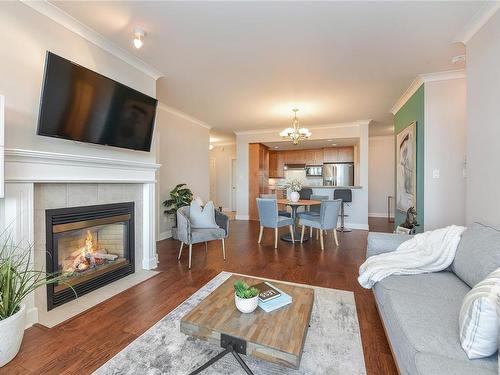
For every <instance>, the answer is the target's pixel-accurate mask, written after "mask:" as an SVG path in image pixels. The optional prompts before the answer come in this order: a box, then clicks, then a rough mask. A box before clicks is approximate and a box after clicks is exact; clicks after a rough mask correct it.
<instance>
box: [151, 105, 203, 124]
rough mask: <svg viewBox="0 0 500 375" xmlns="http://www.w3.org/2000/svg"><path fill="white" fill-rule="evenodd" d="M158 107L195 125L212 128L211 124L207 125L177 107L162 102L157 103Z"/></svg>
mask: <svg viewBox="0 0 500 375" xmlns="http://www.w3.org/2000/svg"><path fill="white" fill-rule="evenodd" d="M158 108H159V109H161V110H162V111H165V112H168V113H171V114H172V115H174V116H177V117H180V118H183V119H184V120H187V121H189V122H192V123H194V124H196V125H199V126H201V127H203V128H206V129H212V126H210V125H208V124H207V123H206V122H203V121H201V120H199V119H197V118H196V117H193V116H191V115H188V114H187V113H185V112H182V111H179V110H178V109H175V108H172V107H170V106H168V105H166V104H164V103H159V104H158Z"/></svg>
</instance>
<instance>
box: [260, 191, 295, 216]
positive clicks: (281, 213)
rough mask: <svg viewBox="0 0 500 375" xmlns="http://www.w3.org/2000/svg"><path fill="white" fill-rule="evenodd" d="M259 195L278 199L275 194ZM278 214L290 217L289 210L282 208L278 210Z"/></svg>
mask: <svg viewBox="0 0 500 375" xmlns="http://www.w3.org/2000/svg"><path fill="white" fill-rule="evenodd" d="M260 197H261V198H264V199H278V196H277V195H276V194H261V195H260ZM278 215H279V216H286V217H292V214H291V213H290V212H288V211H282V210H278Z"/></svg>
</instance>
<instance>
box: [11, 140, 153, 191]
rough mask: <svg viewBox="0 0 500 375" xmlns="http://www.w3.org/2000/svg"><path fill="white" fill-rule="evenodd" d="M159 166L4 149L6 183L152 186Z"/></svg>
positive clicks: (92, 157) (128, 161) (137, 162)
mask: <svg viewBox="0 0 500 375" xmlns="http://www.w3.org/2000/svg"><path fill="white" fill-rule="evenodd" d="M160 166H161V165H160V164H156V163H146V162H139V161H131V160H119V159H111V158H102V157H96V156H82V155H73V154H61V153H55V152H46V151H31V150H21V149H12V148H7V149H5V182H39V183H41V182H81V183H92V182H101V183H104V182H110V183H112V182H121V183H148V182H150V183H154V182H155V173H156V171H157V170H158V169H159V168H160Z"/></svg>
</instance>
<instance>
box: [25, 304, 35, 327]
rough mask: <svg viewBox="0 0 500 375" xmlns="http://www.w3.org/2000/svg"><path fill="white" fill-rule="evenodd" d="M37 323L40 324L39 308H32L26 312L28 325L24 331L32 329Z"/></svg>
mask: <svg viewBox="0 0 500 375" xmlns="http://www.w3.org/2000/svg"><path fill="white" fill-rule="evenodd" d="M35 323H38V308H36V307H31V308H29V309H28V311H26V325H25V326H24V329H27V328H30V327H31V326H32V325H33V324H35Z"/></svg>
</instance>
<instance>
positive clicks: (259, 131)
mask: <svg viewBox="0 0 500 375" xmlns="http://www.w3.org/2000/svg"><path fill="white" fill-rule="evenodd" d="M371 121H372V120H357V121H353V122H342V123H337V124H319V125H312V126H307V128H308V129H309V130H314V129H333V128H348V127H352V126H359V125H369V124H370V122H371ZM282 130H283V128H271V129H252V130H242V131H235V132H234V134H236V135H251V134H268V133H276V132H278V133H279V132H280V131H282Z"/></svg>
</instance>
